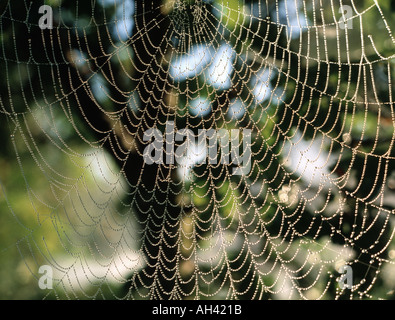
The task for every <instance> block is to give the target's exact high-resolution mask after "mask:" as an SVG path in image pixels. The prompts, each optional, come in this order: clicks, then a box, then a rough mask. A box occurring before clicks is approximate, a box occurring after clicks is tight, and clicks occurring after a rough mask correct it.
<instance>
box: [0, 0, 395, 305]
mask: <svg viewBox="0 0 395 320" xmlns="http://www.w3.org/2000/svg"><path fill="white" fill-rule="evenodd" d="M53 3H55V4H56V5H53V8H54V12H55V16H54V19H55V25H54V28H53V29H51V30H41V29H40V28H39V25H38V22H37V20H34V19H33V17H35V16H37V15H34V14H33V9H35V7H34V6H33V5H32V4H31V2H29V1H25V2H22V1H20V3H19V4H16V3H7V4H6V5H5V7H4V9H3V10H4V11H3V13H2V16H1V26H2V27H1V31H0V32H1V36H2V39H3V40H2V49H1V52H2V53H1V66H2V68H1V69H2V72H3V79H4V80H3V81H5V82H6V84H5V88H6V90H3V89H2V96H1V100H0V105H1V117H2V119H6V120H7V124H8V125H7V128H8V129H9V135H8V136H7V137H4V139H7V140H9V139H10V140H11V142H12V146H13V151H14V155H13V159H14V161H16V163H17V164H18V167H19V173H16V174H17V175H19V176H20V177H22V178H23V179H24V180H23V181H24V185H23V188H25V189H26V192H25V194H26V199H27V201H28V202H29V203H30V207H29V209H30V210H29V212H27V213H26V212H20V210H18V206H17V201H15V200H14V201H13V200H12V199H11V194H12V192H13V190H8V189H7V188H5V187H3V199H5V201H7V204H8V206H9V209H10V212H11V213H12V215H13V216H14V218H15V219H16V220H17V221H20V220H19V218H20V217H21V216H22V215H24V214H28V215H29V216H34V217H35V220H34V221H31V220H29V221H30V222H28V223H24V222H19V223H21V225H23V228H25V229H26V233H25V234H26V236H25V237H24V238H21V239H18V241H17V242H15V244H14V247H16V248H17V249H18V250H19V252H20V254H21V257H22V258H23V261H24V264H25V265H26V267H27V268H28V269H29V270H30V272H31V273H32V274H33V275H34V276H35V277H36V278H37V279H38V278H39V277H40V274H39V273H38V270H39V267H40V266H41V265H44V264H46V265H50V266H51V267H52V268H53V270H54V285H53V288H52V289H51V290H49V291H45V292H43V295H44V298H53V297H57V298H70V299H74V298H102V297H104V298H107V299H112V298H117V299H142V298H143V299H148V298H150V299H158V298H161V299H162V298H163V299H167V298H171V299H185V298H198V299H208V298H220V299H225V298H226V299H245V298H248V299H265V298H277V299H319V298H327V297H333V298H340V297H346V298H353V297H361V298H374V299H376V298H386V296H385V294H381V295H380V296H376V295H375V294H374V293H372V292H376V291H374V288H375V287H376V286H380V285H382V283H383V281H384V282H385V279H388V278H390V277H391V275H393V273H392V272H393V271H392V270H393V269H392V265H393V259H394V257H395V254H394V249H395V244H394V243H393V234H394V226H393V222H394V209H393V208H394V201H393V189H394V188H395V181H394V179H395V176H394V174H392V170H394V166H393V163H394V153H393V142H394V130H393V128H394V114H393V101H392V99H393V98H392V74H393V72H394V69H393V58H394V55H393V52H394V50H393V48H394V44H395V41H394V38H393V36H392V30H391V28H390V25H389V24H388V21H387V19H386V17H385V15H384V14H383V12H382V9H381V7H380V3H379V2H378V1H361V2H359V1H358V3H357V1H355V2H354V1H349V2H347V1H340V2H339V1H307V0H306V1H297V0H295V1H293V0H292V1H291V0H283V1H278V0H276V1H246V0H245V1H181V0H174V1H163V2H161V1H157V2H149V1H148V2H146V3H147V4H146V5H144V4H141V3H140V4H136V3H134V2H133V1H128V0H124V1H118V0H105V1H104V0H100V1H91V2H90V4H89V5H88V7H89V8H88V9H86V8H85V7H83V5H82V3H81V2H78V1H76V2H75V4H74V5H73V6H71V7H68V8H62V6H63V5H64V3H61V1H58V2H56V1H55V2H53ZM152 3H154V4H152ZM346 5H347V6H348V7H349V8H352V14H351V15H350V16H348V17H346V18H345V17H344V16H342V13H341V10H339V9H341V8H343V7H344V6H346ZM84 6H86V5H84ZM70 8H71V9H70ZM67 10H69V11H72V12H73V16H72V18H70V15H67V14H66V13H67ZM84 10H85V11H84ZM84 13H85V14H87V13H88V14H91V19H89V17H88V16H86V15H85V16H84V15H83V14H84ZM141 16H147V17H149V19H147V20H145V19H140V18H141ZM371 16H374V17H376V18H375V23H376V25H375V26H371V25H370V24H369V23H371V20H368V17H371ZM67 19H68V20H67ZM369 19H370V18H369ZM349 23H350V25H349ZM351 25H352V27H350V26H351ZM344 26H346V27H344ZM152 30H155V31H152ZM155 32H158V33H159V34H160V35H161V36H162V38H161V39H159V40H153V39H151V37H154V35H155ZM378 32H380V33H381V38H380V39H383V37H384V38H385V43H386V45H385V52H381V50H382V49H381V48H382V47H383V46H382V45H381V44H380V46H378V45H376V44H375V36H376V33H378ZM26 33H27V34H28V35H29V36H31V38H29V37H27V36H26ZM105 37H107V38H105ZM33 39H35V40H34V41H35V42H34V43H33ZM40 40H41V42H40ZM7 41H8V43H7ZM104 44H105V45H106V46H105V45H104ZM142 47H144V48H145V52H144V51H143V50H142V49H141V48H142ZM10 48H11V49H10ZM383 48H384V47H383ZM383 51H384V49H383ZM391 52H392V53H391ZM15 84H17V85H15ZM81 97H82V98H81ZM92 114H93V115H92ZM95 114H96V115H99V116H98V117H97V119H96V118H95ZM98 119H99V120H98ZM98 121H99V122H98ZM100 121H101V122H100ZM172 125H174V126H172ZM149 128H157V129H158V131H159V132H162V133H163V135H162V138H163V140H161V142H162V144H161V145H162V146H163V150H161V152H160V153H161V154H162V152H163V154H162V156H163V159H166V156H169V155H170V153H169V149H166V148H165V132H166V128H170V131H168V132H167V133H168V134H172V135H174V134H175V133H176V132H180V130H182V129H185V128H187V129H190V130H191V131H192V132H193V133H195V134H196V135H197V132H198V130H199V129H206V130H210V129H214V131H215V132H216V133H217V134H218V135H219V132H224V131H221V130H223V129H225V130H226V131H227V132H230V130H238V131H237V132H238V133H240V140H239V141H240V145H239V146H238V147H237V148H239V149H240V150H239V151H240V154H243V151H244V152H245V150H243V148H242V146H241V145H242V141H243V140H242V137H243V129H249V130H251V145H250V146H249V147H250V148H251V156H250V159H249V161H250V162H251V163H250V164H251V170H250V171H249V172H245V173H244V174H242V175H234V174H232V169H234V168H235V166H237V165H238V164H235V163H231V162H232V161H231V160H232V159H234V158H232V157H231V155H232V152H234V151H235V149H237V148H233V147H232V148H228V149H226V148H222V149H221V148H220V147H219V148H218V149H217V154H216V157H217V158H216V159H217V160H218V161H213V162H212V163H210V160H213V159H212V158H209V157H208V154H207V149H206V148H204V145H202V144H200V145H199V144H187V145H186V146H187V148H186V150H185V152H184V154H183V155H181V156H180V158H178V159H177V160H179V161H174V163H165V161H163V163H161V164H157V163H153V164H148V163H144V162H139V163H138V164H136V163H135V162H134V161H135V159H145V160H147V159H146V157H145V156H144V151H143V150H144V149H145V148H146V147H147V146H148V145H149V144H150V143H152V140H147V139H144V138H143V133H144V132H146V130H148V129H149ZM8 129H7V130H8ZM176 144H177V142H176ZM180 144H181V142H178V144H177V146H179V145H180ZM244 147H245V146H244ZM227 152H228V153H227ZM152 154H153V153H152ZM152 154H150V155H149V156H152ZM226 156H228V158H229V159H230V160H229V163H228V164H226V163H224V162H223V161H220V159H223V158H221V157H226ZM204 159H205V160H206V161H203V160H204ZM150 160H151V162H154V161H155V159H154V158H151V159H150ZM150 160H148V161H150ZM146 162H147V161H146ZM244 165H245V163H244ZM27 170H33V172H34V174H35V178H34V180H37V181H38V182H37V181H31V179H32V177H31V176H30V175H29V174H28V173H27V172H28V171H27ZM151 171H153V172H154V173H155V174H154V177H155V178H154V179H152V178H144V176H147V175H148V173H147V172H151ZM131 177H132V178H131ZM150 177H151V176H150ZM21 187H22V186H21ZM21 220H23V219H21ZM344 265H348V266H350V267H351V268H352V269H353V271H354V278H353V284H352V287H351V288H341V287H339V283H338V280H339V276H341V273H339V268H340V267H342V266H344ZM383 279H384V280H383ZM120 288H122V290H121V289H120Z"/></svg>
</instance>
